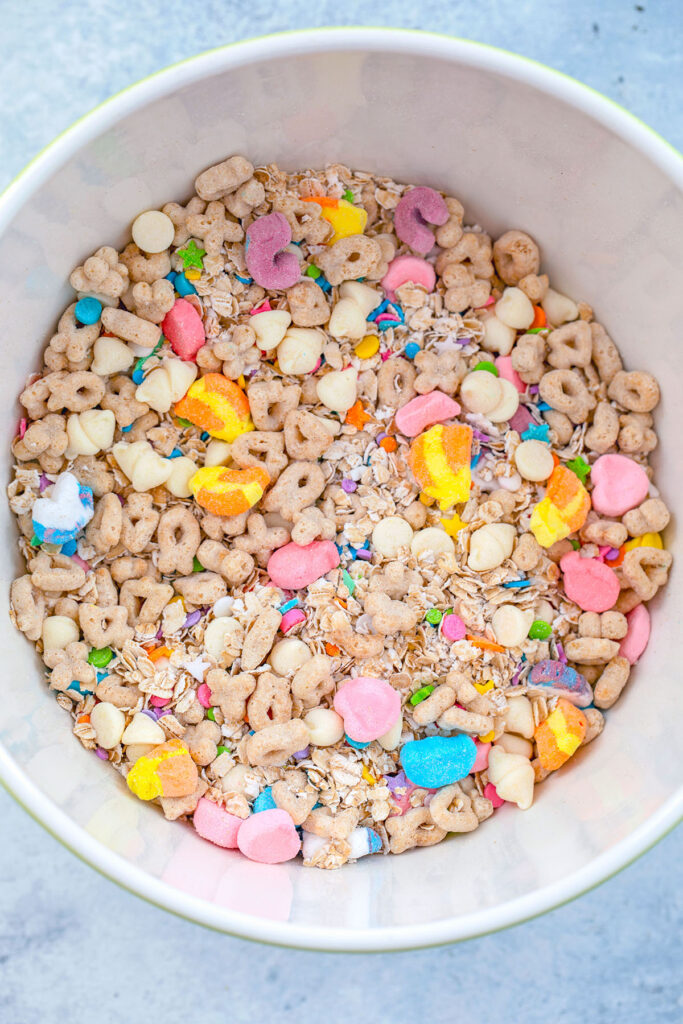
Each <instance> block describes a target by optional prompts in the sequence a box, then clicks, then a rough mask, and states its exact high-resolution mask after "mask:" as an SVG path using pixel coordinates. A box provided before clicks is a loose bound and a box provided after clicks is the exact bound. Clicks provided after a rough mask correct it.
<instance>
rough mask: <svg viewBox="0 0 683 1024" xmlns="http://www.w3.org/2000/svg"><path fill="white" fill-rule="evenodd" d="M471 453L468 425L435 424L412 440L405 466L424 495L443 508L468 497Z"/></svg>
mask: <svg viewBox="0 0 683 1024" xmlns="http://www.w3.org/2000/svg"><path fill="white" fill-rule="evenodd" d="M471 455H472V428H471V427H468V426H465V425H464V424H462V423H458V424H456V425H455V426H446V427H445V426H443V425H442V424H437V426H435V427H430V429H429V430H427V431H426V432H425V433H424V434H420V436H419V437H418V438H416V440H415V441H413V443H412V445H411V446H410V453H409V455H408V465H409V466H410V468H411V470H412V472H413V476H414V477H415V479H416V480H417V482H418V484H419V485H420V487H421V488H422V490H423V491H424V492H425V494H427V495H428V496H429V497H430V498H436V500H437V501H438V502H439V507H440V508H441V509H447V508H450V507H451V505H455V504H457V503H458V502H460V501H467V500H468V499H469V496H470V487H471V485H472V477H471V475H470V458H471Z"/></svg>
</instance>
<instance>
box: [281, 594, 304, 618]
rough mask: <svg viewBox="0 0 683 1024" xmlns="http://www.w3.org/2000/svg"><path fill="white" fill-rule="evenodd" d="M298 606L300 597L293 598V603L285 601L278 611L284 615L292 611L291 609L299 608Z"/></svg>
mask: <svg viewBox="0 0 683 1024" xmlns="http://www.w3.org/2000/svg"><path fill="white" fill-rule="evenodd" d="M298 606H299V598H298V597H293V598H292V599H291V601H285V603H284V604H281V605H280V607H279V608H278V611H279V612H280V613H281V614H282V615H284V614H285V612H288V611H290V609H291V608H298Z"/></svg>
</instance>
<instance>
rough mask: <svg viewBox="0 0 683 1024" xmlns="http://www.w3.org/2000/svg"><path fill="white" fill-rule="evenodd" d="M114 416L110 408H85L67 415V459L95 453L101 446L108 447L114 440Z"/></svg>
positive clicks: (100, 449)
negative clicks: (82, 410) (83, 410)
mask: <svg viewBox="0 0 683 1024" xmlns="http://www.w3.org/2000/svg"><path fill="white" fill-rule="evenodd" d="M115 430H116V418H115V416H114V413H113V412H112V411H111V410H110V409H86V411H85V412H74V413H72V414H71V416H69V419H68V420H67V424H66V432H67V435H68V438H69V446H68V448H67V449H66V451H65V453H64V454H65V456H66V458H67V459H75V458H76V456H77V455H95V454H96V453H97V452H99V451H102V449H103V448H109V446H110V444H111V443H112V441H113V440H114V431H115Z"/></svg>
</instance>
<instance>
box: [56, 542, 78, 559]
mask: <svg viewBox="0 0 683 1024" xmlns="http://www.w3.org/2000/svg"><path fill="white" fill-rule="evenodd" d="M77 551H78V545H77V544H76V541H75V540H67V541H66V543H65V544H62V550H61V551H60V552H59V553H60V555H66V556H67V558H71V556H72V555H75V554H76V552H77Z"/></svg>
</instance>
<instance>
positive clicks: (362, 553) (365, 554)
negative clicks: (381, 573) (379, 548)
mask: <svg viewBox="0 0 683 1024" xmlns="http://www.w3.org/2000/svg"><path fill="white" fill-rule="evenodd" d="M354 553H355V556H356V558H363V559H365V561H366V562H369V561H370V559H371V558H372V552H371V551H368V550H367V549H366V548H356V549H355V552H354Z"/></svg>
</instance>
